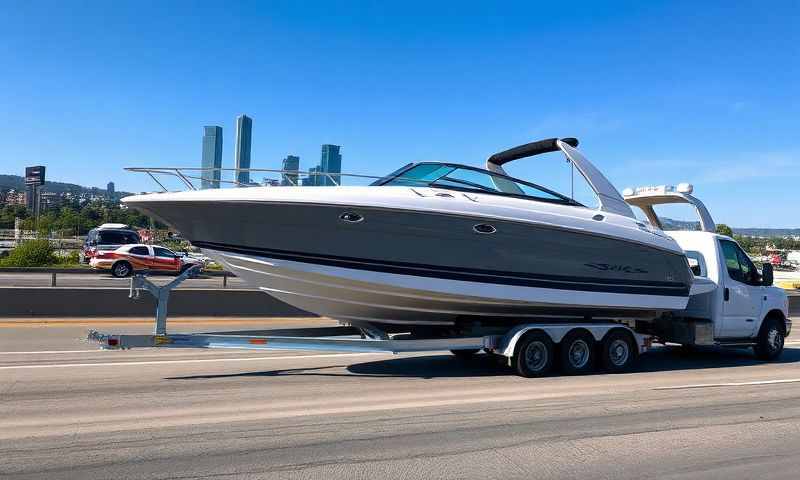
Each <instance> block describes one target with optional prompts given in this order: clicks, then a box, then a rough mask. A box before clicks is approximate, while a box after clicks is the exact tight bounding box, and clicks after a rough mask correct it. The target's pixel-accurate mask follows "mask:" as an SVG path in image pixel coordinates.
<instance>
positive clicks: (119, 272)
mask: <svg viewBox="0 0 800 480" xmlns="http://www.w3.org/2000/svg"><path fill="white" fill-rule="evenodd" d="M132 273H133V267H131V264H130V263H128V262H117V263H115V264H114V266H113V267H111V275H112V276H114V277H116V278H125V277H130V276H131V274H132Z"/></svg>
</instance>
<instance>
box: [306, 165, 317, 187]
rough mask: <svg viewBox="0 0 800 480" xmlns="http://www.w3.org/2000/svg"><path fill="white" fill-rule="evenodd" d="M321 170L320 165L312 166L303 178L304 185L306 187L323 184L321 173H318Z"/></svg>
mask: <svg viewBox="0 0 800 480" xmlns="http://www.w3.org/2000/svg"><path fill="white" fill-rule="evenodd" d="M318 172H319V165H317V166H316V167H311V168H309V169H308V176H307V177H306V178H304V179H303V186H304V187H318V186H320V185H322V184H321V183H320V175H316V174H317V173H318Z"/></svg>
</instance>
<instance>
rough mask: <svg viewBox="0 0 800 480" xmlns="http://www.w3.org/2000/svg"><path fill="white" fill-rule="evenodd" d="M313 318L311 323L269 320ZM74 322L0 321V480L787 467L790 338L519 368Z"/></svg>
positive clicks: (792, 415) (775, 471)
mask: <svg viewBox="0 0 800 480" xmlns="http://www.w3.org/2000/svg"><path fill="white" fill-rule="evenodd" d="M310 323H314V324H318V323H323V324H324V323H325V321H324V320H315V321H306V320H304V321H287V322H286V323H285V324H281V325H275V326H297V325H300V324H303V325H308V324H310ZM234 325H235V326H234ZM94 326H95V327H97V325H94ZM172 326H173V327H174V329H176V330H182V331H190V330H205V331H213V330H231V329H237V328H238V329H246V328H253V327H254V326H261V325H259V324H249V325H248V324H247V322H226V323H216V324H210V323H205V324H204V323H199V322H194V323H185V324H180V323H178V322H175V323H173V324H172ZM102 327H103V328H106V329H111V330H117V331H124V332H128V333H134V332H143V331H147V329H149V328H150V327H149V325H146V324H136V323H127V324H122V325H120V324H117V325H103V326H102ZM85 329H86V325H73V324H64V325H52V324H51V325H24V326H23V325H20V324H12V323H4V324H0V402H1V403H0V459H2V461H0V477H1V478H4V479H22V478H25V479H30V478H48V479H58V478H65V479H67V478H68V479H77V478H80V479H95V478H114V479H120V478H159V479H160V478H197V477H209V478H281V479H295V478H297V479H309V478H319V479H361V478H363V479H367V478H425V479H430V478H480V479H494V478H497V479H500V478H502V479H509V478H511V479H515V478H519V479H523V478H524V479H531V478H537V479H538V478H608V479H619V478H623V479H625V478H630V479H634V478H635V479H640V478H643V477H644V478H671V479H677V478H703V479H707V478H720V479H722V478H724V479H726V480H732V479H752V478H762V479H771V478H785V479H789V478H791V479H796V478H797V472H798V471H800V446H798V445H800V402H799V401H798V400H800V342H796V343H795V342H791V343H790V344H789V345H788V349H787V350H786V352H785V354H784V356H783V358H782V360H781V361H780V362H778V363H773V364H762V363H759V362H757V361H755V360H754V359H753V358H752V357H751V356H750V355H749V354H747V353H741V352H716V351H710V352H703V353H699V354H694V355H691V356H686V355H683V354H680V353H679V352H677V351H675V350H671V349H665V348H662V349H658V350H656V351H654V352H652V353H650V354H648V355H647V356H645V357H643V358H642V361H641V366H640V368H639V370H638V371H637V372H635V373H630V374H625V375H599V374H598V375H590V376H584V377H552V378H545V379H535V380H534V379H523V378H519V377H516V376H514V375H512V374H510V373H508V372H507V371H504V370H502V369H500V368H497V367H496V366H494V365H492V364H491V362H489V361H487V360H486V359H482V358H479V359H477V360H476V361H473V362H467V363H464V362H460V361H458V360H456V359H455V358H453V357H452V356H450V355H449V354H446V353H440V354H425V355H399V356H391V355H383V354H325V353H312V352H307V353H305V352H277V351H276V352H269V353H264V352H260V353H248V352H238V351H224V350H203V351H194V350H185V351H181V350H163V351H156V350H133V351H123V352H119V351H109V352H103V351H96V350H93V349H91V348H90V347H89V346H88V345H86V344H83V343H81V341H80V340H79V338H80V337H81V336H82V335H83V333H84V331H85Z"/></svg>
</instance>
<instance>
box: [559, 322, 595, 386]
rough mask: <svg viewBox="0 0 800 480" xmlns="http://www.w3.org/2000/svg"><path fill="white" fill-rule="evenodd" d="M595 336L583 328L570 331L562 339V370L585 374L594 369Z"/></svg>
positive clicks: (560, 355)
mask: <svg viewBox="0 0 800 480" xmlns="http://www.w3.org/2000/svg"><path fill="white" fill-rule="evenodd" d="M594 343H595V342H594V337H593V336H592V334H591V333H589V332H588V331H586V330H583V329H575V330H572V331H571V332H569V333H568V334H566V335H565V336H564V338H563V339H562V340H561V344H560V348H559V357H560V360H561V371H562V372H563V373H565V374H566V375H583V374H586V373H589V372H591V371H592V370H593V369H594V352H595V344H594Z"/></svg>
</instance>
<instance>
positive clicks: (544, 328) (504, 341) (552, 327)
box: [495, 323, 633, 357]
mask: <svg viewBox="0 0 800 480" xmlns="http://www.w3.org/2000/svg"><path fill="white" fill-rule="evenodd" d="M613 328H622V329H624V330H628V331H630V329H629V328H627V327H625V326H623V325H621V324H619V323H565V324H546V325H536V324H525V325H518V326H516V327H514V328H513V329H511V330H510V331H509V332H508V333H506V334H505V335H503V336H502V337H501V338H500V339H499V341H498V344H497V348H496V349H495V350H496V351H497V352H498V353H499V354H501V355H503V356H506V357H512V356H513V355H514V352H515V350H516V348H517V342H519V340H520V339H521V338H522V337H523V335H525V334H526V333H528V332H530V331H537V330H538V331H541V332H544V333H545V334H547V336H549V337H550V339H551V340H552V341H553V343H556V344H557V343H561V340H562V339H563V338H564V337H565V336H566V335H567V334H568V333H569V332H571V331H573V330H575V329H581V330H587V331H588V332H589V333H591V334H592V336H593V337H594V339H595V341H597V342H600V341H602V340H603V337H605V336H606V334H607V333H608V332H609V331H610V330H611V329H613ZM631 333H633V332H631Z"/></svg>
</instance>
